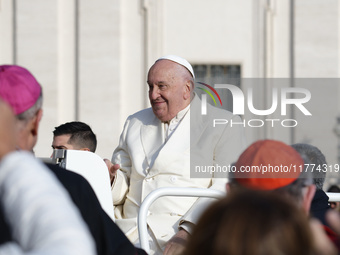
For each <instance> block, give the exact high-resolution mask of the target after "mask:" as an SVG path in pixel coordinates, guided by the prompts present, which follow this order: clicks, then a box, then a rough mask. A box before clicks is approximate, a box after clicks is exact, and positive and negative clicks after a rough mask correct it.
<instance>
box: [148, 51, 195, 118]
mask: <svg viewBox="0 0 340 255" xmlns="http://www.w3.org/2000/svg"><path fill="white" fill-rule="evenodd" d="M147 83H148V85H149V99H150V103H151V106H152V110H153V112H154V114H155V115H156V117H157V118H158V119H160V120H161V121H163V122H167V121H170V120H171V119H173V118H174V117H175V116H176V115H177V113H178V112H180V111H181V110H183V109H184V108H185V107H187V106H188V105H189V104H190V97H191V96H192V93H193V86H194V72H193V69H192V67H191V65H190V64H189V62H188V61H186V60H185V59H183V58H180V57H178V56H173V55H170V56H165V57H162V58H160V59H158V60H157V61H156V62H155V64H154V65H153V66H152V67H151V68H150V70H149V73H148V81H147Z"/></svg>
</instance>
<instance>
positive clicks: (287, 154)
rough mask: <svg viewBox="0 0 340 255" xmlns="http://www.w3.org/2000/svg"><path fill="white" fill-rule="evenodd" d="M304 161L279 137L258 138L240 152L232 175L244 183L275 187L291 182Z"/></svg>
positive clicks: (269, 188)
mask: <svg viewBox="0 0 340 255" xmlns="http://www.w3.org/2000/svg"><path fill="white" fill-rule="evenodd" d="M303 165H304V161H303V159H302V158H301V156H300V154H299V153H298V152H297V151H296V150H295V149H294V148H292V147H291V146H289V145H287V144H284V143H283V142H280V141H274V140H260V141H257V142H255V143H253V144H252V145H250V146H249V147H248V148H247V149H246V150H245V151H244V152H243V153H242V154H241V156H240V157H239V159H238V160H237V162H236V165H235V166H236V172H235V175H234V176H235V179H236V181H237V182H238V183H239V184H241V185H242V186H244V187H247V188H250V189H258V190H274V189H278V188H281V187H284V186H287V185H289V184H291V183H292V182H294V181H295V180H296V179H297V178H298V177H299V176H300V174H301V171H300V170H301V167H303ZM302 169H303V168H302Z"/></svg>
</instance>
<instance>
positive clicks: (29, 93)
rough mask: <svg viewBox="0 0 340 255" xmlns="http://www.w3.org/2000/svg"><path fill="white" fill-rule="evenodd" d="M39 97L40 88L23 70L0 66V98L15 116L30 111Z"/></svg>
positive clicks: (26, 71) (32, 77)
mask: <svg viewBox="0 0 340 255" xmlns="http://www.w3.org/2000/svg"><path fill="white" fill-rule="evenodd" d="M40 95H41V86H40V85H39V83H38V82H37V80H36V79H35V78H34V76H33V75H32V74H31V73H30V72H29V71H28V70H27V69H25V68H23V67H21V66H17V65H0V97H1V98H2V99H3V100H4V101H5V102H7V103H8V104H9V105H10V106H11V107H12V109H13V111H14V113H15V114H16V115H18V114H20V113H23V112H24V111H27V110H28V109H30V108H31V107H32V106H33V105H34V104H35V103H36V101H37V100H38V98H39V96H40Z"/></svg>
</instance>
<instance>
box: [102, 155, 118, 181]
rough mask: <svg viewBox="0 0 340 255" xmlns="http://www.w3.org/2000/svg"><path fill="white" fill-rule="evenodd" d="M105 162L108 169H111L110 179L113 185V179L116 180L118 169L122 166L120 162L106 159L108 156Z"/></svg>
mask: <svg viewBox="0 0 340 255" xmlns="http://www.w3.org/2000/svg"><path fill="white" fill-rule="evenodd" d="M104 162H105V164H106V166H107V169H108V170H109V174H110V181H111V185H112V183H113V181H114V180H115V177H116V174H117V170H118V169H119V168H120V165H119V164H112V163H111V161H110V160H108V159H106V158H105V159H104Z"/></svg>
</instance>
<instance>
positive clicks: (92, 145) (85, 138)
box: [52, 121, 97, 152]
mask: <svg viewBox="0 0 340 255" xmlns="http://www.w3.org/2000/svg"><path fill="white" fill-rule="evenodd" d="M52 148H53V149H65V150H84V151H92V152H95V151H96V148H97V138H96V135H95V134H94V133H93V131H92V129H91V128H90V127H89V126H88V125H87V124H85V123H83V122H79V121H73V122H67V123H65V124H62V125H60V126H59V127H56V128H55V130H54V131H53V143H52Z"/></svg>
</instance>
